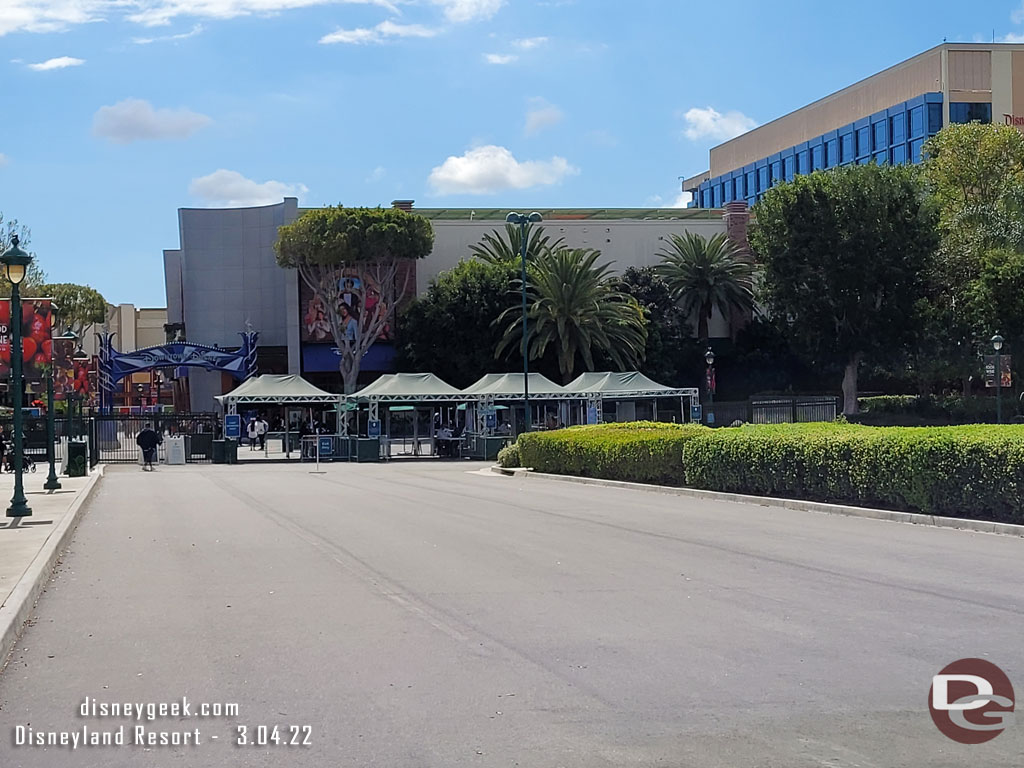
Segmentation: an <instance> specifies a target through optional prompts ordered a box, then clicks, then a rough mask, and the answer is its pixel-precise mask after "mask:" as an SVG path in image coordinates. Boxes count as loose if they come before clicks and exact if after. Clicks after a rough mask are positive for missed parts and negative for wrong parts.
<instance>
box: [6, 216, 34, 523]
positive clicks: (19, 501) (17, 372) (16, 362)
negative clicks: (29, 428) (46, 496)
mask: <svg viewBox="0 0 1024 768" xmlns="http://www.w3.org/2000/svg"><path fill="white" fill-rule="evenodd" d="M18 242H19V238H18V236H17V235H14V236H13V237H12V238H11V247H10V248H8V249H7V250H6V251H4V252H3V254H2V255H0V263H2V264H3V266H4V269H5V271H6V273H7V279H8V280H9V281H10V283H11V383H12V384H13V385H14V386H13V388H12V389H13V392H14V495H13V496H12V497H11V506H9V507H8V508H7V517H29V516H30V515H31V514H32V510H31V509H30V508H29V506H28V499H26V498H25V484H24V478H23V476H22V475H23V470H24V462H23V461H22V460H23V459H24V456H25V438H24V435H22V432H21V429H22V426H21V422H22V412H21V407H22V405H23V404H24V401H25V381H24V379H22V376H21V363H22V354H23V353H22V349H21V322H22V321H21V282H22V280H24V279H25V273H26V272H27V271H28V265H29V264H30V263H31V262H32V256H31V254H29V253H27V252H26V251H23V250H22V249H21V248H19V247H18Z"/></svg>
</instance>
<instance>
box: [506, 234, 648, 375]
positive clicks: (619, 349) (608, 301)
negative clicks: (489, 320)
mask: <svg viewBox="0 0 1024 768" xmlns="http://www.w3.org/2000/svg"><path fill="white" fill-rule="evenodd" d="M600 256H601V252H600V251H595V250H590V249H587V248H580V249H570V248H559V249H557V250H544V251H542V252H541V253H540V254H539V255H538V256H537V257H536V259H535V260H534V261H533V263H532V264H531V267H530V272H529V277H528V283H529V284H528V286H527V293H528V300H529V309H528V310H527V319H528V324H529V331H528V333H529V335H528V339H527V341H528V350H529V355H530V359H537V358H540V357H543V355H544V353H545V352H546V351H547V349H548V347H549V346H550V345H552V344H554V346H555V350H556V353H557V356H558V369H559V371H560V372H561V374H562V377H563V380H564V381H565V382H566V383H568V382H569V381H570V380H571V379H572V378H573V373H574V371H575V370H576V361H577V357H581V358H582V359H583V364H584V366H586V368H587V370H591V371H592V370H594V353H595V352H598V353H601V354H603V355H604V356H606V357H607V358H608V359H610V360H611V361H612V362H613V363H614V364H615V365H616V366H618V367H619V368H620V369H621V370H630V369H635V368H637V367H638V366H639V364H640V362H642V361H643V359H644V348H645V345H646V342H647V325H646V322H645V320H644V314H643V310H642V309H641V308H640V305H639V304H637V302H636V299H634V298H633V297H632V296H629V295H628V294H626V293H623V292H622V291H620V290H619V284H618V281H616V280H614V279H612V278H611V277H610V275H609V270H610V265H609V264H595V262H596V261H597V259H598V258H599V257H600ZM520 312H521V309H520V308H519V307H510V308H509V309H507V310H506V311H505V312H503V313H502V315H501V316H500V317H499V318H498V321H497V322H499V323H502V322H508V326H507V328H506V330H505V336H504V338H503V339H502V341H501V343H500V344H499V345H498V349H497V351H496V353H495V357H500V356H501V355H502V353H504V352H505V351H506V350H508V349H515V347H516V346H517V345H519V344H521V343H522V326H521V325H520V323H521V317H520V316H519V313H520Z"/></svg>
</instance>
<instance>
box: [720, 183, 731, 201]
mask: <svg viewBox="0 0 1024 768" xmlns="http://www.w3.org/2000/svg"><path fill="white" fill-rule="evenodd" d="M722 202H723V203H731V202H732V179H729V180H728V181H727V182H725V184H724V185H723V189H722Z"/></svg>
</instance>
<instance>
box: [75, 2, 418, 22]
mask: <svg viewBox="0 0 1024 768" xmlns="http://www.w3.org/2000/svg"><path fill="white" fill-rule="evenodd" d="M69 1H70V0H69ZM126 2H130V3H131V4H132V5H134V6H135V7H138V8H140V10H139V11H137V12H136V13H131V14H129V15H128V19H129V21H134V22H137V23H139V24H143V25H145V26H147V27H155V26H161V25H163V24H169V23H170V22H171V20H172V19H175V18H177V17H179V16H199V17H206V18H213V19H232V18H235V17H236V16H250V15H253V14H261V15H272V14H276V13H280V12H281V11H290V10H295V9H296V8H309V7H312V6H317V5H336V4H347V5H376V6H379V7H381V8H386V9H387V10H389V11H391V12H392V13H398V8H397V7H396V5H395V3H394V2H391V0H145V1H144V2H139V0H126ZM121 4H125V3H121Z"/></svg>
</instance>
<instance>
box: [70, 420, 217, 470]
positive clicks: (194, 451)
mask: <svg viewBox="0 0 1024 768" xmlns="http://www.w3.org/2000/svg"><path fill="white" fill-rule="evenodd" d="M147 424H149V425H151V426H152V427H153V429H155V430H157V431H158V432H159V433H160V434H161V435H163V437H164V444H163V445H161V446H160V447H159V448H158V449H157V457H158V459H159V460H160V461H163V460H164V459H165V457H166V453H165V452H166V450H167V443H166V441H167V438H168V437H184V438H185V461H187V462H189V463H209V462H212V461H213V441H214V440H215V439H217V438H219V437H220V436H221V435H220V430H221V424H220V417H219V416H218V415H217V414H215V413H171V414H166V413H165V414H120V413H119V414H103V415H99V416H93V417H92V418H91V419H89V442H90V446H91V448H92V456H90V462H91V463H93V464H96V463H97V462H104V463H108V464H136V463H138V462H139V457H140V455H141V453H140V451H139V447H138V445H137V444H136V443H135V438H136V437H138V434H139V432H141V431H142V430H143V429H144V428H145V426H146V425H147Z"/></svg>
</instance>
